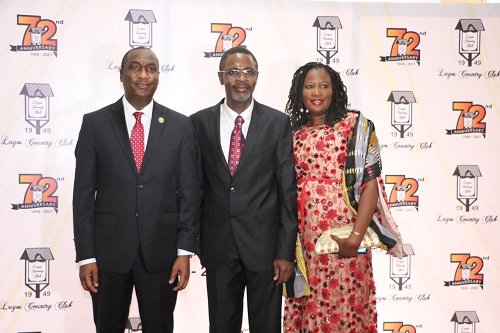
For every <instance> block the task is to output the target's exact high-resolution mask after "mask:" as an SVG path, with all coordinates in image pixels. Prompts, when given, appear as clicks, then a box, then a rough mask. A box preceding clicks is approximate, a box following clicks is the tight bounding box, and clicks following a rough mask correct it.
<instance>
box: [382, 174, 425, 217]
mask: <svg viewBox="0 0 500 333" xmlns="http://www.w3.org/2000/svg"><path fill="white" fill-rule="evenodd" d="M420 181H423V179H422V180H420ZM385 183H386V184H393V185H394V186H393V187H392V190H391V192H390V194H389V207H391V208H396V207H414V208H415V209H416V210H417V211H418V201H419V197H418V195H417V194H416V193H417V191H418V187H419V181H418V180H416V179H415V178H409V177H408V178H407V177H406V176H404V175H387V176H385Z"/></svg>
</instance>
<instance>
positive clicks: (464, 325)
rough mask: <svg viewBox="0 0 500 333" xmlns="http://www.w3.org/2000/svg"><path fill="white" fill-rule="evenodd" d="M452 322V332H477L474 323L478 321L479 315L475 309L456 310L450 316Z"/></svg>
mask: <svg viewBox="0 0 500 333" xmlns="http://www.w3.org/2000/svg"><path fill="white" fill-rule="evenodd" d="M451 321H452V322H453V323H454V326H455V330H454V333H469V332H477V331H476V323H479V317H478V316H477V313H476V311H456V312H455V313H454V314H453V317H451Z"/></svg>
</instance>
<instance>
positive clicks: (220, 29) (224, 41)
mask: <svg viewBox="0 0 500 333" xmlns="http://www.w3.org/2000/svg"><path fill="white" fill-rule="evenodd" d="M247 31H252V28H246V29H244V28H242V27H233V25H232V24H231V23H212V24H211V32H212V33H216V34H219V36H218V37H217V41H216V42H215V49H214V52H204V53H205V58H216V57H222V55H223V54H224V52H226V51H227V50H229V49H230V48H232V47H236V46H241V47H246V46H245V45H243V42H244V41H245V40H246V38H247V33H246V32H247Z"/></svg>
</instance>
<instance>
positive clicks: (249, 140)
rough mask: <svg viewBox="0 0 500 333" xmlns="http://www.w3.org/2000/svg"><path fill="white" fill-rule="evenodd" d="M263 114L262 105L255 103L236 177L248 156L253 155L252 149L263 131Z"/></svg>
mask: <svg viewBox="0 0 500 333" xmlns="http://www.w3.org/2000/svg"><path fill="white" fill-rule="evenodd" d="M263 113H264V112H263V109H262V107H261V105H260V104H259V103H257V101H254V107H253V111H252V120H251V121H250V127H249V128H248V133H247V137H246V138H245V146H244V147H243V152H242V153H241V159H240V163H239V164H238V168H237V169H236V172H235V175H236V174H237V173H238V169H241V168H242V167H243V164H244V163H245V161H246V160H247V159H248V156H249V155H250V154H251V152H252V149H253V147H254V146H255V143H256V142H257V139H258V138H259V134H260V130H261V129H262V117H263Z"/></svg>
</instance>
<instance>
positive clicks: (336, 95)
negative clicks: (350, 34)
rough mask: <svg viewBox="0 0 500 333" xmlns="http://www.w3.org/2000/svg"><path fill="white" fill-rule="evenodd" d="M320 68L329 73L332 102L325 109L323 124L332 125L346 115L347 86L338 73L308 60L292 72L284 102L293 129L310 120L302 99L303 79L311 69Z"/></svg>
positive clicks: (319, 63) (326, 66)
mask: <svg viewBox="0 0 500 333" xmlns="http://www.w3.org/2000/svg"><path fill="white" fill-rule="evenodd" d="M320 68H322V69H324V70H325V71H326V72H327V73H328V74H329V75H330V79H331V81H332V90H333V93H332V103H331V104H330V105H329V106H328V109H327V110H326V111H325V119H324V122H325V124H327V125H330V126H333V125H334V124H335V123H336V122H338V121H339V120H341V119H343V118H345V116H346V115H347V102H348V101H347V88H346V86H345V85H344V83H343V82H342V79H341V78H340V74H339V73H338V72H336V71H335V70H334V69H332V68H331V67H330V66H328V65H325V64H323V63H321V62H309V63H307V64H305V65H304V66H302V67H300V68H299V69H297V71H295V73H294V74H293V79H292V86H291V87H290V92H289V94H288V102H287V103H286V108H285V113H286V114H287V115H288V116H289V117H290V122H291V124H292V129H293V130H294V131H295V130H298V129H300V128H301V127H303V126H304V125H306V124H307V123H308V122H309V120H311V118H310V116H309V113H307V112H306V109H305V106H304V103H303V101H302V89H303V88H304V80H305V78H306V75H307V73H308V72H309V71H310V70H311V69H320Z"/></svg>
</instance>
